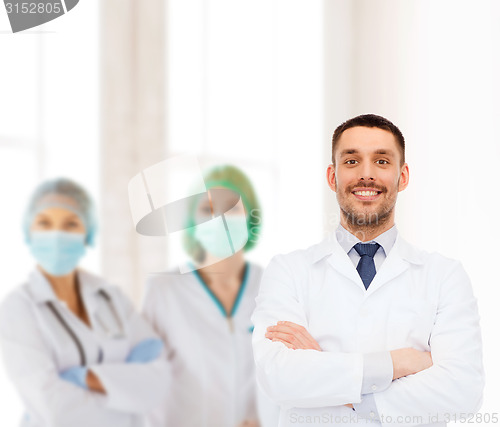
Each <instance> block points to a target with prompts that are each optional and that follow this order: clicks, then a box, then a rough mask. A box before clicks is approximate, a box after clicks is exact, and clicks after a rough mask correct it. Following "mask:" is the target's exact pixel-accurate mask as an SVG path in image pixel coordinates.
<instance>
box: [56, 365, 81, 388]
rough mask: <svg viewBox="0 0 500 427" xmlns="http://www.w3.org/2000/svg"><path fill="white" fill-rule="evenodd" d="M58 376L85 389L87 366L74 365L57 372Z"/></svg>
mask: <svg viewBox="0 0 500 427" xmlns="http://www.w3.org/2000/svg"><path fill="white" fill-rule="evenodd" d="M59 377H60V378H61V379H63V380H65V381H68V382H70V383H72V384H74V385H76V386H78V387H81V388H84V389H87V388H88V386H87V368H86V367H85V366H75V367H74V368H69V369H66V370H65V371H62V372H60V373H59Z"/></svg>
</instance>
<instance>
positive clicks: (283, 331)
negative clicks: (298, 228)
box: [266, 321, 432, 408]
mask: <svg viewBox="0 0 500 427" xmlns="http://www.w3.org/2000/svg"><path fill="white" fill-rule="evenodd" d="M266 338H269V339H270V340H271V341H277V342H282V343H283V344H285V345H286V346H287V347H288V348H291V349H293V350H297V349H302V350H307V349H309V350H317V351H322V350H321V347H320V346H319V344H318V343H317V342H316V340H315V339H314V338H313V337H312V336H311V334H309V332H308V331H307V329H306V328H305V327H304V326H301V325H297V324H295V323H293V322H289V321H278V323H277V324H276V325H275V326H269V327H268V328H267V332H266ZM389 354H390V356H391V361H392V372H393V375H392V379H393V380H395V379H398V378H401V377H405V376H407V375H412V374H416V373H417V372H420V371H422V370H424V369H427V368H430V367H431V366H432V357H431V353H430V352H429V351H420V350H417V349H414V348H411V347H407V348H401V349H398V350H392V351H390V352H389ZM369 358H370V355H369V354H367V355H365V356H364V359H365V360H364V362H365V364H366V362H367V360H369ZM382 366H383V365H382ZM377 369H380V366H379V365H377V364H376V363H372V364H370V365H369V366H368V368H367V367H364V370H363V371H364V375H363V376H364V382H367V383H369V384H373V382H374V381H372V378H374V377H376V376H377V372H376V371H375V370H377ZM370 370H371V371H372V372H370ZM373 371H375V372H373ZM365 378H369V379H368V380H367V381H365ZM372 391H373V390H372ZM346 406H349V407H350V408H353V405H352V404H351V403H348V404H346Z"/></svg>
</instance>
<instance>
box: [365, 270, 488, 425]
mask: <svg viewBox="0 0 500 427" xmlns="http://www.w3.org/2000/svg"><path fill="white" fill-rule="evenodd" d="M429 344H430V348H431V355H432V361H433V366H431V367H430V368H429V369H425V370H423V371H420V372H418V373H416V374H414V375H409V376H407V377H402V378H400V379H397V380H394V381H393V382H392V384H391V386H390V387H389V388H388V389H386V390H385V391H382V392H380V393H375V394H373V397H374V399H375V402H376V405H377V409H378V413H379V417H380V420H381V422H382V425H383V426H384V427H388V426H389V425H391V424H392V425H394V420H397V417H403V418H404V417H407V418H406V420H407V421H408V422H405V425H418V424H428V423H431V422H438V421H445V422H446V421H454V416H457V421H458V419H459V418H458V417H460V414H461V413H463V414H464V416H470V414H472V413H475V412H476V411H478V410H479V408H480V406H481V404H482V399H483V398H482V394H483V388H484V371H483V364H482V340H481V331H480V326H479V314H478V308H477V302H476V298H475V297H474V295H473V292H472V286H471V283H470V280H469V278H468V276H467V273H466V272H465V270H464V269H463V267H462V265H461V263H460V262H458V261H455V262H454V263H453V266H452V268H451V271H450V270H449V271H448V274H447V275H446V277H445V278H444V279H443V281H442V285H441V289H440V294H439V304H438V307H437V313H436V320H435V324H434V327H433V329H432V332H431V337H430V340H429ZM389 417H390V418H389ZM429 417H432V418H429ZM391 421H392V423H391Z"/></svg>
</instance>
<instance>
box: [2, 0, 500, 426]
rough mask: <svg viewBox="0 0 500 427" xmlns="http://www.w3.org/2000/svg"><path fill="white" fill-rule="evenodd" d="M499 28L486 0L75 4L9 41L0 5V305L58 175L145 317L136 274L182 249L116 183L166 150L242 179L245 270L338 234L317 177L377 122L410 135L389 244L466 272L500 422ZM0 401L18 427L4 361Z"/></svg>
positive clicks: (105, 267) (113, 276)
mask: <svg viewBox="0 0 500 427" xmlns="http://www.w3.org/2000/svg"><path fill="white" fill-rule="evenodd" d="M499 22H500V2H497V1H493V0H491V1H486V0H473V1H472V0H470V1H457V0H453V1H451V0H446V1H444V0H405V1H401V0H349V1H348V0H323V1H320V0H317V1H310V2H304V1H297V0H286V1H284V0H274V1H263V0H254V1H252V2H250V3H249V2H242V1H234V0H166V1H165V0H148V1H147V2H144V1H143V2H140V1H139V0H101V1H97V0H81V1H80V3H79V4H78V5H77V6H76V7H75V8H74V9H73V10H72V11H70V12H69V13H68V14H67V15H64V16H62V17H61V18H59V19H56V20H54V21H52V22H49V23H47V24H44V25H43V26H40V27H36V28H33V29H31V30H26V31H24V32H21V33H16V34H12V32H11V30H10V26H9V22H8V19H7V15H6V13H4V12H3V6H1V7H0V54H1V67H0V188H1V191H2V202H1V221H0V233H1V234H0V236H1V238H0V240H1V241H2V242H3V244H2V245H0V265H1V269H2V276H3V279H2V281H1V283H2V285H1V286H0V298H3V296H4V295H5V294H6V293H8V292H9V291H10V290H11V289H13V288H14V287H15V286H17V285H19V284H20V283H22V282H23V280H24V279H25V278H26V277H27V274H28V272H29V270H30V269H31V268H32V267H33V265H34V262H33V260H32V259H31V257H30V255H29V252H28V250H27V247H26V246H25V245H24V242H23V236H22V231H21V215H22V212H23V210H24V208H25V204H26V200H27V197H28V195H29V194H30V192H31V191H32V190H33V188H34V186H35V185H36V184H37V183H38V182H40V181H41V180H42V179H45V178H50V177H56V176H61V175H64V176H68V177H70V178H73V179H75V180H77V181H79V182H81V183H82V184H83V185H84V186H85V187H86V188H87V189H88V190H89V191H90V192H91V193H92V195H93V196H94V197H95V199H96V201H97V204H98V208H99V234H98V239H97V245H96V248H95V249H92V250H89V251H88V255H87V257H86V258H85V261H84V266H86V267H87V268H89V269H91V270H93V271H95V272H97V273H100V274H103V275H104V276H105V277H106V278H108V279H109V280H110V281H111V282H113V283H116V284H118V285H119V286H121V287H122V288H123V289H124V290H125V292H126V293H127V294H128V295H129V296H130V297H131V298H132V299H133V301H134V302H135V303H136V304H137V306H139V304H140V300H141V297H142V292H143V283H144V279H145V277H146V274H147V273H148V272H152V271H160V270H163V269H165V268H167V267H168V266H170V265H173V264H174V263H175V262H176V261H177V260H178V259H182V257H183V254H182V253H180V252H179V250H178V249H177V248H176V247H173V246H172V245H169V244H168V243H167V240H166V239H165V238H163V237H144V236H140V235H138V234H137V233H136V232H135V230H134V227H133V223H132V219H131V215H130V208H129V201H128V193H127V185H128V182H129V180H130V179H131V178H132V177H133V176H134V175H136V174H137V173H139V172H140V171H142V170H143V169H144V168H146V167H148V166H151V165H153V164H155V163H157V162H159V161H161V160H163V159H165V158H168V157H171V156H175V155H178V154H194V155H196V156H197V157H198V160H199V162H200V165H201V166H202V168H205V167H208V166H210V165H214V164H219V163H231V164H235V165H237V166H239V167H240V168H242V169H243V170H244V171H245V172H246V173H247V174H248V176H249V177H250V178H251V180H252V182H253V183H254V185H255V188H256V190H257V192H258V196H259V198H260V200H261V203H262V206H263V229H262V238H261V240H260V243H259V245H258V246H257V247H256V248H255V249H254V250H253V251H252V252H250V253H249V256H248V258H249V259H250V260H253V261H255V262H258V263H260V264H262V265H266V264H267V263H268V261H269V260H270V258H271V257H272V256H273V255H274V254H276V253H282V252H289V251H291V250H294V249H297V248H302V247H306V246H309V245H311V244H314V243H316V242H318V241H319V240H321V239H322V237H323V236H324V234H325V233H326V232H328V231H330V230H333V229H335V228H336V226H337V224H338V221H339V214H338V205H337V202H336V199H335V195H334V193H332V192H331V191H330V190H329V188H328V186H327V184H326V180H325V174H326V167H327V165H328V164H329V163H330V158H331V146H330V139H331V135H332V133H333V131H334V129H335V127H336V126H337V125H339V124H340V123H341V122H343V121H345V120H346V119H348V118H350V117H353V116H355V115H358V114H363V113H375V114H379V115H382V116H385V117H387V118H389V119H390V120H391V121H393V122H394V123H395V124H396V125H397V126H399V128H400V129H401V130H402V132H403V134H404V135H405V138H406V142H407V152H406V156H407V162H408V164H409V167H410V185H409V187H408V188H407V189H406V190H405V191H404V192H402V193H400V195H399V199H398V205H397V208H396V224H397V226H398V229H399V231H400V232H401V233H402V235H403V236H404V237H405V238H406V239H407V240H409V241H410V242H412V243H414V244H416V245H417V246H420V247H422V248H425V249H427V250H429V251H439V252H441V253H443V254H445V255H447V256H449V257H453V258H458V259H460V260H461V261H462V262H463V264H464V266H465V268H466V270H467V272H468V273H469V275H470V277H471V279H472V282H473V286H474V291H475V294H476V296H477V298H478V301H479V309H480V313H481V322H482V328H483V341H484V362H485V368H486V374H487V388H486V392H485V399H484V405H483V408H482V409H481V412H483V413H487V412H488V413H493V412H500V407H499V405H498V397H499V393H498V391H497V390H495V388H496V383H497V382H498V380H500V368H499V367H498V363H497V360H498V359H499V358H500V347H499V346H498V344H497V341H498V339H497V325H498V322H499V321H500V315H499V310H498V309H497V304H496V302H497V299H498V298H499V296H500V292H499V290H498V287H499V285H500V280H499V278H498V275H497V274H496V271H497V267H496V266H495V265H494V263H495V260H496V258H494V257H495V256H496V248H497V242H498V239H499V238H500V232H499V226H498V224H497V216H498V206H499V204H498V201H497V200H496V196H495V195H494V192H495V191H496V190H495V189H494V188H495V185H496V181H495V179H496V178H495V176H496V172H495V170H496V169H497V168H498V161H499V159H500V128H499V126H498V122H497V120H498V118H499V117H500V83H499V79H498V76H499V75H500V25H498V23H499ZM491 185H492V186H493V187H491ZM490 257H491V259H492V260H491V261H490ZM0 402H2V403H1V407H2V410H1V411H0V424H1V425H2V426H11V425H12V426H13V425H16V424H17V421H18V419H19V414H20V413H21V404H20V402H19V401H18V400H17V397H16V394H15V392H14V391H13V389H12V387H11V386H10V384H9V383H8V381H7V379H6V378H5V375H4V373H3V371H2V368H0Z"/></svg>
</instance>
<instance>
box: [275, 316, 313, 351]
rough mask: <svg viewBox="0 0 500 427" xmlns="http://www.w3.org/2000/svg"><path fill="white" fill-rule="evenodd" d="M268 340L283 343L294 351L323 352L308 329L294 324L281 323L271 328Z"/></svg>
mask: <svg viewBox="0 0 500 427" xmlns="http://www.w3.org/2000/svg"><path fill="white" fill-rule="evenodd" d="M266 338H269V339H270V340H271V341H279V342H282V343H283V344H285V345H286V346H287V347H288V348H291V349H293V350H297V349H302V350H318V351H322V350H321V347H320V346H319V344H318V343H317V342H316V340H315V339H314V338H313V337H312V336H311V335H310V334H309V332H307V329H306V328H304V327H303V326H300V325H297V324H296V323H293V322H288V321H279V322H278V324H277V325H276V326H269V327H268V328H267V332H266Z"/></svg>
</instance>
